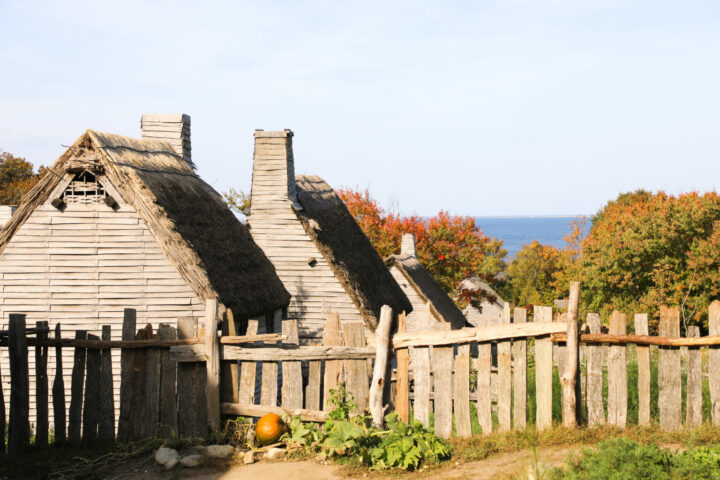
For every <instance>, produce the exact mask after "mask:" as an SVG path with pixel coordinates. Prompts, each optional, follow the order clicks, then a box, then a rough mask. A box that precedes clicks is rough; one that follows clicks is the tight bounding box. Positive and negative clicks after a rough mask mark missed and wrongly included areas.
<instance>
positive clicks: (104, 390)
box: [98, 325, 115, 441]
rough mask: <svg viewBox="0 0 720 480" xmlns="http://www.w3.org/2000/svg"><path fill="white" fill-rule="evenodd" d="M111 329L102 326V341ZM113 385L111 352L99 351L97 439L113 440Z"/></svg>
mask: <svg viewBox="0 0 720 480" xmlns="http://www.w3.org/2000/svg"><path fill="white" fill-rule="evenodd" d="M111 337H112V327H111V326H110V325H103V326H102V339H103V340H104V341H109V340H110V338H111ZM114 393H115V392H114V385H113V365H112V351H111V350H109V349H104V350H101V351H100V414H99V418H98V439H99V440H102V441H113V440H115V395H114Z"/></svg>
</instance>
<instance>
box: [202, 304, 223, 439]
mask: <svg viewBox="0 0 720 480" xmlns="http://www.w3.org/2000/svg"><path fill="white" fill-rule="evenodd" d="M218 324H219V318H218V301H217V299H216V298H210V299H207V300H205V355H206V356H207V360H206V363H205V368H206V369H207V383H206V384H205V394H206V396H207V420H208V428H209V429H210V431H211V432H218V431H220V340H219V339H218Z"/></svg>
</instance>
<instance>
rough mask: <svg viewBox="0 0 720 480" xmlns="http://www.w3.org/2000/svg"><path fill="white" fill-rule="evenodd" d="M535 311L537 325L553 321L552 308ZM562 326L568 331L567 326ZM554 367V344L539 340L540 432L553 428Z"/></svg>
mask: <svg viewBox="0 0 720 480" xmlns="http://www.w3.org/2000/svg"><path fill="white" fill-rule="evenodd" d="M533 310H534V317H535V318H534V320H535V322H536V323H550V322H551V321H552V307H540V306H535V307H534V309H533ZM561 325H564V327H565V329H567V325H565V324H561ZM552 367H553V363H552V342H551V341H550V339H549V338H538V339H537V340H536V342H535V396H536V401H537V413H536V416H535V426H536V428H537V429H538V430H543V429H546V428H549V427H551V426H552Z"/></svg>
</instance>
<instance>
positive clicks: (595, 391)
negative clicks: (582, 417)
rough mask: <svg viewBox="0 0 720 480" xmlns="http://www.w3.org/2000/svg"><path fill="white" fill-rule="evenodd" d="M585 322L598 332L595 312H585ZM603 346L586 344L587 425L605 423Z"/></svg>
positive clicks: (598, 319)
mask: <svg viewBox="0 0 720 480" xmlns="http://www.w3.org/2000/svg"><path fill="white" fill-rule="evenodd" d="M587 324H588V327H589V328H590V332H592V333H600V332H601V328H602V327H601V325H600V315H598V314H597V313H588V314H587ZM606 348H607V347H605V346H604V345H588V346H587V352H588V357H587V397H586V403H587V412H588V425H590V426H591V427H592V426H594V425H604V424H605V407H604V405H603V397H602V385H603V365H604V363H605V349H606Z"/></svg>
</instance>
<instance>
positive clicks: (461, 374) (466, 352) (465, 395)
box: [453, 344, 472, 438]
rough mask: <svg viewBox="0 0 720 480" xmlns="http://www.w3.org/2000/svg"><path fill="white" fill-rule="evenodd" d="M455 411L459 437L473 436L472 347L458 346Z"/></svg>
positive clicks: (454, 387)
mask: <svg viewBox="0 0 720 480" xmlns="http://www.w3.org/2000/svg"><path fill="white" fill-rule="evenodd" d="M453 380H454V382H453V411H454V412H455V429H456V431H457V434H458V436H459V437H461V438H463V437H469V436H470V435H472V429H471V426H470V345H468V344H465V345H458V347H457V356H456V357H455V375H454V376H453Z"/></svg>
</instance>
